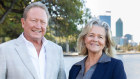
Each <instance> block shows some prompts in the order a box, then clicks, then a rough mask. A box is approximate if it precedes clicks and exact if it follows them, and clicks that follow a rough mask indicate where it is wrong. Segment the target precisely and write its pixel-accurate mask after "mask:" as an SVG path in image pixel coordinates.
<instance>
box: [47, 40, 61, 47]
mask: <svg viewBox="0 0 140 79" xmlns="http://www.w3.org/2000/svg"><path fill="white" fill-rule="evenodd" d="M47 45H49V46H54V47H61V46H60V45H58V44H56V43H54V42H53V41H50V40H47Z"/></svg>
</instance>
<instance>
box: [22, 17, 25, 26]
mask: <svg viewBox="0 0 140 79" xmlns="http://www.w3.org/2000/svg"><path fill="white" fill-rule="evenodd" d="M24 22H25V19H24V18H21V25H22V28H24Z"/></svg>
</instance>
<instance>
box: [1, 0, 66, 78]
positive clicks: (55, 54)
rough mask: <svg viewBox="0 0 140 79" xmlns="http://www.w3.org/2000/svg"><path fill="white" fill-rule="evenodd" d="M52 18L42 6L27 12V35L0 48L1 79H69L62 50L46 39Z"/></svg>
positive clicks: (32, 5) (25, 31) (25, 25)
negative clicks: (67, 78)
mask: <svg viewBox="0 0 140 79" xmlns="http://www.w3.org/2000/svg"><path fill="white" fill-rule="evenodd" d="M49 17H50V16H49V12H48V10H47V8H46V6H45V5H44V4H42V3H41V2H34V3H31V4H30V5H28V6H27V7H26V8H25V10H24V13H23V18H22V19H21V22H22V28H23V29H24V32H23V33H22V34H21V35H20V36H19V37H18V38H17V39H14V40H11V41H9V42H6V43H3V44H1V45H0V79H66V75H65V69H64V62H63V53H62V48H61V47H60V46H58V45H57V44H55V43H53V42H51V41H49V40H46V39H45V37H44V35H45V33H46V26H47V25H48V21H49Z"/></svg>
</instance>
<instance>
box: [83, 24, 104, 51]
mask: <svg viewBox="0 0 140 79" xmlns="http://www.w3.org/2000/svg"><path fill="white" fill-rule="evenodd" d="M84 41H85V45H86V48H87V50H88V53H102V50H103V48H104V47H105V41H106V33H105V29H104V28H103V27H99V26H93V27H92V29H91V30H90V31H89V32H88V34H87V35H86V36H85V39H84Z"/></svg>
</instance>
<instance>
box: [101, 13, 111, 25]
mask: <svg viewBox="0 0 140 79" xmlns="http://www.w3.org/2000/svg"><path fill="white" fill-rule="evenodd" d="M99 18H100V20H102V21H105V22H106V23H108V25H109V26H110V28H111V16H109V15H100V16H99Z"/></svg>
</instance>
